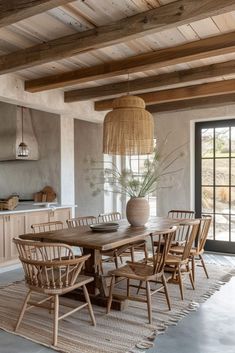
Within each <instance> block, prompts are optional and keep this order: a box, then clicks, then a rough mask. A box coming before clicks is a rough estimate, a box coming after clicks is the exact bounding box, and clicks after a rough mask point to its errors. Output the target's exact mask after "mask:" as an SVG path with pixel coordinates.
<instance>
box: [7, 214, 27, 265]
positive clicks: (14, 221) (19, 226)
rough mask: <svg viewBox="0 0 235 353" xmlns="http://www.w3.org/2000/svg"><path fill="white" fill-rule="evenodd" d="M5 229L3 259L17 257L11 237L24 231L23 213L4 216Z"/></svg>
mask: <svg viewBox="0 0 235 353" xmlns="http://www.w3.org/2000/svg"><path fill="white" fill-rule="evenodd" d="M4 230H5V257H6V258H5V260H7V261H8V260H13V259H16V258H17V257H18V252H17V249H16V246H15V244H14V243H13V241H12V240H13V238H15V237H18V236H19V235H21V234H24V233H25V214H24V213H16V214H11V215H6V216H4Z"/></svg>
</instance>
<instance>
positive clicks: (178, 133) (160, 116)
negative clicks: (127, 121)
mask: <svg viewBox="0 0 235 353" xmlns="http://www.w3.org/2000/svg"><path fill="white" fill-rule="evenodd" d="M220 119H235V105H229V106H222V107H217V108H207V109H192V110H185V111H177V112H165V113H156V114H154V120H155V136H156V137H157V138H158V140H160V141H161V140H163V139H164V138H165V137H166V136H167V134H169V133H170V135H169V137H168V141H167V148H166V151H165V155H166V154H167V153H168V152H170V151H173V150H174V149H175V148H177V147H178V146H180V145H182V144H185V145H184V146H183V148H182V149H181V151H183V153H184V156H183V157H182V158H180V159H179V160H178V161H177V162H176V163H175V164H174V167H172V170H173V169H181V170H180V171H179V172H178V173H177V174H172V175H169V176H168V177H166V178H164V183H163V184H164V185H165V186H169V187H167V188H162V189H159V190H158V193H157V213H158V215H159V216H165V215H166V214H167V212H168V211H169V210H171V209H194V196H195V195H194V152H195V150H194V126H195V122H196V121H201V120H205V121H207V120H220Z"/></svg>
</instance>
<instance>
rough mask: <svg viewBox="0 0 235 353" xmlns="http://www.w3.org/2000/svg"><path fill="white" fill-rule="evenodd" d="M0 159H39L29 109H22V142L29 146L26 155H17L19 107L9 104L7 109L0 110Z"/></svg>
mask: <svg viewBox="0 0 235 353" xmlns="http://www.w3.org/2000/svg"><path fill="white" fill-rule="evenodd" d="M0 115H1V122H3V123H2V124H1V125H0V161H16V160H24V161H32V160H34V161H35V160H38V159H39V152H38V142H37V139H36V136H35V133H34V130H33V125H32V119H31V114H30V110H29V109H27V108H25V109H24V142H25V143H26V144H27V145H28V147H29V150H30V151H29V156H28V157H18V155H17V150H18V146H19V144H20V143H21V141H22V119H21V109H20V107H17V106H9V111H6V110H5V109H4V111H3V112H2V111H1V110H0Z"/></svg>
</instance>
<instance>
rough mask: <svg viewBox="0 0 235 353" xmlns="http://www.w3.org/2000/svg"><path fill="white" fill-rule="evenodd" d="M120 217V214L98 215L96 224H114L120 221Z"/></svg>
mask: <svg viewBox="0 0 235 353" xmlns="http://www.w3.org/2000/svg"><path fill="white" fill-rule="evenodd" d="M121 218H122V215H121V213H120V212H109V213H103V214H99V216H98V223H108V222H115V221H120V219H121Z"/></svg>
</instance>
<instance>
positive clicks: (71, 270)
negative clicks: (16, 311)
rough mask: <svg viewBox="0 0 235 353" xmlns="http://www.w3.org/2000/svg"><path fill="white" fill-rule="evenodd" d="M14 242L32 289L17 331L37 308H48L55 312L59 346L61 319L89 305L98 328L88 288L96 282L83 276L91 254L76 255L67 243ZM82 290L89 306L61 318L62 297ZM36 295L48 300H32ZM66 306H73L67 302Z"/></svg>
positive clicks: (55, 326)
mask: <svg viewBox="0 0 235 353" xmlns="http://www.w3.org/2000/svg"><path fill="white" fill-rule="evenodd" d="M13 241H14V243H15V244H16V247H17V249H18V252H19V259H20V261H21V263H22V266H23V269H24V273H25V281H26V286H27V287H28V289H29V290H28V293H27V295H26V298H25V300H24V303H23V306H22V309H21V312H20V315H19V318H18V321H17V324H16V326H15V331H17V330H18V328H19V326H20V323H21V321H22V319H23V316H24V314H25V312H26V311H27V310H30V309H31V308H33V307H35V306H37V307H44V308H45V307H46V308H47V309H49V311H50V312H51V311H54V328H53V345H54V346H56V345H57V336H58V323H59V320H62V319H64V318H66V317H67V316H68V315H70V314H74V313H75V312H76V311H78V310H80V309H82V308H84V307H86V306H87V307H88V310H89V314H90V317H91V321H92V324H93V325H95V324H96V322H95V317H94V313H93V310H92V306H91V302H90V298H89V294H88V292H87V288H86V284H88V283H90V282H92V281H93V280H94V278H93V277H88V276H84V275H81V274H80V272H81V269H82V267H83V265H84V263H85V261H86V260H87V259H88V258H89V257H90V255H89V254H88V255H86V256H75V255H74V253H73V250H72V248H71V247H70V246H68V245H65V244H56V243H54V244H53V243H43V242H34V241H29V240H22V239H18V238H15V239H14V240H13ZM80 287H81V288H82V290H83V293H84V297H85V299H86V303H85V304H81V305H79V306H78V307H76V308H74V306H71V307H73V309H72V310H70V311H69V312H67V313H65V314H63V315H61V316H59V297H60V296H61V295H64V294H66V293H68V292H70V291H73V290H74V289H77V288H80ZM33 292H36V293H41V294H45V296H46V297H45V299H43V300H40V301H39V302H36V301H32V300H30V297H31V296H32V294H33ZM48 301H49V303H48ZM46 304H49V305H46ZM66 306H69V305H68V304H67V303H66Z"/></svg>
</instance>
